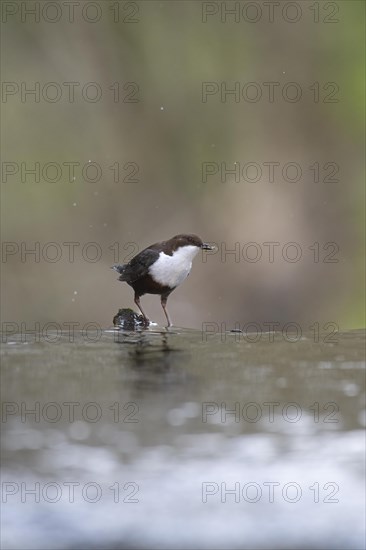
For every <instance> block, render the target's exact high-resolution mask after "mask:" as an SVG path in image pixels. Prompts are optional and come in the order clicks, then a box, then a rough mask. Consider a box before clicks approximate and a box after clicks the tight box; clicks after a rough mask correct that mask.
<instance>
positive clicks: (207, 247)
mask: <svg viewBox="0 0 366 550" xmlns="http://www.w3.org/2000/svg"><path fill="white" fill-rule="evenodd" d="M201 248H202V250H215V248H216V247H215V245H212V244H209V243H202V244H201Z"/></svg>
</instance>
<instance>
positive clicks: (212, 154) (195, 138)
mask: <svg viewBox="0 0 366 550" xmlns="http://www.w3.org/2000/svg"><path fill="white" fill-rule="evenodd" d="M14 4H18V5H19V6H20V4H21V2H18V3H17V2H15V3H14ZM31 4H34V2H27V6H29V5H31ZM41 4H42V2H41ZM85 4H86V2H80V8H79V9H78V10H77V11H76V12H75V13H76V16H75V21H74V22H73V23H70V22H68V21H67V17H66V15H65V13H63V17H62V19H61V20H60V21H59V22H57V23H49V22H47V21H44V20H42V19H41V21H40V22H39V23H34V22H33V19H32V18H31V17H27V18H26V21H25V22H22V21H21V19H20V16H19V14H17V15H16V16H14V17H9V19H8V21H7V22H6V23H3V25H2V27H3V29H2V31H3V32H2V67H3V75H2V79H3V81H4V82H15V83H19V85H20V83H21V82H24V83H26V85H27V87H29V88H31V87H32V86H34V83H35V82H39V83H40V86H41V87H42V86H44V84H45V83H49V82H56V83H59V84H60V85H62V83H64V82H77V83H79V84H80V85H79V86H77V88H76V93H75V98H76V99H75V102H74V103H70V102H69V101H67V96H66V89H65V86H62V89H63V91H64V92H65V94H63V95H62V98H61V99H60V101H57V102H48V101H45V100H43V99H42V98H41V100H40V102H39V103H36V102H34V101H33V100H32V99H31V98H28V99H27V100H26V101H25V102H22V101H21V99H20V94H16V95H14V96H9V97H8V98H7V99H6V100H4V99H3V103H2V115H3V117H2V118H3V122H2V152H3V155H2V157H3V161H6V162H17V163H21V162H25V163H27V164H29V165H32V164H33V163H35V162H39V163H40V164H41V165H44V164H45V163H47V162H57V163H59V164H60V165H62V163H64V162H70V161H75V162H79V163H80V165H81V166H83V165H85V164H86V163H88V161H90V160H91V161H93V162H96V163H98V164H99V165H100V166H101V167H102V170H103V173H102V177H101V179H100V181H98V182H96V183H90V182H87V181H83V179H82V177H81V173H80V170H77V177H76V179H75V181H73V182H71V183H70V182H69V181H68V178H67V176H68V173H67V171H66V170H64V171H63V173H62V178H61V180H60V181H58V182H55V183H49V182H47V181H42V179H41V181H40V182H39V183H34V182H33V179H32V177H31V176H27V177H26V181H25V182H22V181H21V180H20V177H19V175H17V176H13V177H9V178H8V181H7V182H4V180H3V182H2V194H3V200H2V209H3V212H2V214H3V215H2V219H3V221H2V228H3V237H2V238H3V241H12V242H16V243H20V242H26V243H28V245H29V247H30V248H31V247H32V243H34V242H36V241H39V242H40V243H48V242H56V243H60V245H62V243H64V242H68V241H74V242H79V243H81V244H80V248H81V246H82V244H83V243H86V242H92V241H93V242H97V243H99V245H100V246H101V248H102V250H103V255H102V258H101V260H100V261H99V262H97V263H90V262H87V261H85V259H83V258H82V257H81V255H80V253H79V254H76V259H75V262H70V261H68V259H67V258H66V256H65V255H63V257H62V258H61V260H60V261H59V262H55V263H52V262H46V261H44V260H42V261H40V262H39V263H37V262H34V261H33V260H32V258H31V257H28V258H27V259H26V261H25V262H24V261H23V262H22V261H21V259H22V258H21V256H20V254H15V255H14V256H10V257H9V258H8V259H7V261H6V262H4V263H3V273H4V278H3V279H4V282H6V283H7V290H6V292H5V291H3V304H4V310H3V319H5V320H14V321H17V322H20V321H21V320H24V321H29V322H32V321H35V320H38V321H44V322H45V321H48V320H58V321H59V322H62V321H63V320H70V319H74V320H80V321H81V322H86V321H89V320H91V319H93V320H95V321H98V322H100V323H101V324H104V325H108V324H111V321H112V317H113V315H114V314H115V313H116V312H117V310H118V308H119V307H128V306H130V305H131V303H132V291H131V289H129V288H128V287H127V285H120V283H118V282H117V281H115V278H114V277H113V275H112V273H111V272H109V271H108V269H107V268H108V266H109V265H110V264H111V263H113V262H114V260H115V258H114V257H113V251H112V250H111V248H110V247H111V246H112V245H113V243H115V242H117V241H118V242H119V243H120V249H121V257H120V258H119V259H120V260H123V259H124V256H125V255H126V253H127V251H124V250H123V246H125V245H126V243H129V242H134V243H136V246H138V247H139V249H141V248H143V247H145V246H147V245H148V244H151V243H152V242H155V241H158V240H162V239H166V238H169V237H171V236H172V235H174V234H176V233H179V232H194V233H197V234H199V235H200V236H202V238H203V239H205V240H208V241H214V242H217V243H218V244H219V245H220V247H221V250H222V248H223V247H222V246H221V243H226V246H227V248H228V249H232V248H233V247H234V246H235V243H236V242H239V243H241V247H242V245H244V244H245V243H248V242H257V243H259V244H260V245H261V246H262V249H263V251H265V249H264V248H263V243H264V242H268V241H276V242H280V243H281V245H282V244H285V243H288V242H291V241H295V242H298V243H299V244H300V245H301V247H302V249H303V252H304V254H303V258H302V259H301V260H300V261H299V262H298V263H289V262H285V261H283V259H282V256H281V254H279V256H278V259H276V261H275V262H274V263H273V264H272V263H269V262H268V260H265V259H264V258H263V259H262V260H261V261H259V262H257V263H250V262H245V261H243V259H242V258H241V260H240V262H235V261H234V257H233V255H229V256H227V257H226V261H222V257H221V254H220V253H219V254H217V255H215V256H212V257H209V258H208V260H207V262H199V261H198V260H197V261H196V263H197V264H198V265H196V266H195V268H194V271H193V275H192V277H190V278H189V281H187V282H186V283H185V288H184V289H183V288H182V289H180V290H179V291H177V293H176V294H175V293H174V294H173V298H171V302H172V303H171V310H172V313H173V318H174V319H175V320H176V322H177V323H178V324H184V325H186V326H201V323H202V321H203V320H204V321H210V320H214V321H226V322H228V323H229V325H230V324H233V323H235V322H237V321H238V322H241V323H244V322H247V321H262V322H263V321H264V322H265V321H289V320H291V321H298V322H302V323H304V324H305V323H311V322H314V321H319V322H322V321H330V320H332V321H334V322H337V323H338V324H339V326H340V327H341V328H352V327H360V326H364V324H365V319H364V276H365V270H364V267H365V265H364V244H365V243H364V229H365V210H364V92H365V89H364V62H365V59H364V46H363V40H364V23H365V17H364V4H363V3H362V2H358V1H352V0H348V1H338V2H335V3H334V4H336V5H337V6H338V7H339V13H338V15H337V17H338V19H339V21H338V22H336V23H332V24H326V23H324V22H323V21H322V18H324V14H325V13H327V12H326V11H325V10H326V8H325V5H326V3H324V2H320V3H319V10H320V16H321V17H320V19H321V21H320V22H319V23H314V22H313V20H312V17H313V12H312V11H311V10H310V9H309V6H310V4H309V3H307V2H301V3H297V4H299V5H301V8H302V17H301V19H300V20H299V21H298V22H297V23H288V22H286V21H285V20H284V19H283V17H281V16H280V15H278V14H280V13H281V10H282V8H283V5H284V2H281V3H280V7H279V9H278V11H276V12H275V13H276V14H277V15H276V16H275V20H274V22H273V23H270V22H269V21H268V17H266V16H265V15H264V14H265V13H266V11H265V8H264V5H263V3H261V2H259V5H260V6H261V8H262V13H263V17H262V18H261V19H260V20H259V21H258V22H257V23H248V22H246V21H244V20H243V19H241V20H240V21H239V22H238V23H236V22H235V21H234V18H233V17H228V18H227V22H226V23H222V22H221V21H220V15H215V16H212V17H209V18H208V21H207V23H203V22H202V10H203V9H204V6H203V4H204V3H202V2H198V1H195V2H191V1H175V2H169V1H161V0H160V1H157V2H155V1H143V2H133V3H131V2H130V3H129V5H133V6H134V5H136V6H137V8H138V13H137V20H138V21H137V22H136V23H126V22H123V21H119V23H114V22H113V18H112V12H111V9H110V8H111V5H112V4H113V3H112V2H109V1H103V2H99V5H100V6H101V10H102V14H103V16H102V18H101V20H100V21H99V22H97V23H88V22H86V21H84V20H83V19H82V18H81V17H80V9H81V7H82V6H84V5H85ZM97 4H98V2H97ZM222 4H223V3H220V2H218V3H217V4H216V5H218V6H219V7H220V6H222ZM227 4H228V5H229V4H230V6H231V5H234V4H235V3H234V2H231V3H230V2H227ZM240 4H241V5H244V4H245V3H244V2H241V3H240ZM328 4H329V3H328ZM331 4H333V3H331ZM119 5H120V8H121V10H124V9H127V8H128V6H127V8H126V5H127V4H126V3H125V2H120V3H119ZM128 9H130V8H128ZM121 13H122V14H124V13H125V12H124V11H121ZM88 82H96V83H98V85H100V87H101V89H102V90H103V96H102V98H101V100H100V101H98V102H95V103H91V102H87V101H85V100H83V98H82V97H81V96H80V90H81V89H82V87H83V85H85V83H88ZM116 82H119V83H120V90H121V92H122V94H126V92H129V91H130V90H131V88H128V87H127V89H126V90H124V89H123V86H124V85H126V83H131V82H132V83H135V86H138V94H137V97H138V102H136V103H126V102H123V101H119V102H114V101H113V92H112V90H111V89H110V87H111V86H112V85H113V84H114V83H116ZM204 82H217V83H218V84H220V83H221V82H226V83H227V87H228V88H232V87H233V85H234V83H235V82H240V83H241V85H245V83H248V82H257V83H258V84H259V85H261V87H262V89H263V90H264V91H265V90H266V88H265V87H264V86H263V83H265V82H276V83H278V87H276V99H275V101H274V102H273V103H270V102H268V101H267V100H266V99H265V96H264V95H263V97H262V99H261V100H260V101H258V102H257V103H251V102H248V101H243V100H241V101H240V102H238V103H236V102H235V101H234V100H233V96H228V97H227V101H226V102H222V101H220V99H219V95H216V96H211V97H209V99H208V101H207V102H206V103H205V102H202V95H201V93H202V83H204ZM288 82H296V83H298V85H299V86H300V87H301V89H302V92H303V94H302V98H301V100H300V101H299V102H297V103H290V102H287V101H284V100H283V98H282V96H281V90H282V88H283V86H284V85H285V84H286V83H288ZM314 82H319V85H320V90H321V91H320V93H321V98H324V91H322V86H323V85H324V84H326V83H329V82H335V83H336V84H337V85H338V86H339V93H338V94H337V97H338V99H339V101H338V102H336V103H324V102H323V101H322V99H321V100H320V101H319V102H318V103H315V102H314V101H313V100H312V97H313V96H312V93H313V92H312V91H311V90H310V89H309V87H311V86H312V85H313V83H314ZM328 91H329V90H328ZM268 161H274V162H279V163H280V165H281V166H283V164H286V163H288V162H297V163H298V164H300V166H301V167H302V170H303V177H302V179H301V180H300V181H299V182H296V183H289V182H286V181H283V179H282V178H279V179H278V180H277V179H276V181H275V182H274V183H269V182H268V181H266V179H265V176H264V173H263V178H262V180H261V181H259V182H257V183H248V182H246V181H243V180H242V179H241V181H240V182H239V183H237V182H235V179H234V178H233V176H229V177H228V178H227V181H226V182H224V183H222V182H221V181H220V177H219V175H216V176H215V177H211V178H209V179H208V181H207V182H206V183H204V182H203V181H202V163H204V162H212V163H218V164H220V163H222V162H226V163H227V165H228V167H233V165H234V162H238V163H240V165H241V166H242V165H244V164H245V163H246V162H256V163H258V164H260V165H263V162H268ZM115 162H119V163H120V166H121V167H123V166H124V165H125V164H126V163H128V162H133V163H136V164H137V165H138V167H139V171H138V182H135V183H126V182H122V178H121V179H120V181H119V182H118V183H115V182H114V181H113V172H112V170H111V169H110V168H109V167H110V166H112V165H113V164H114V163H115ZM314 162H319V164H320V165H321V166H323V165H324V164H326V163H327V162H336V163H337V164H338V165H339V174H338V177H339V181H338V182H335V183H324V182H323V181H320V182H318V183H316V182H314V180H313V179H312V175H313V173H312V172H311V171H310V170H309V168H308V167H309V166H311V165H313V164H314ZM123 175H125V173H123ZM314 242H319V243H320V245H321V246H322V245H323V244H325V243H327V242H335V243H337V244H338V245H339V249H340V250H339V253H338V255H337V259H339V261H338V262H337V263H329V264H328V263H324V262H323V261H320V262H319V263H315V262H314V261H313V259H312V252H310V251H309V249H308V247H309V246H311V245H312V244H313V243H314ZM63 250H64V248H63ZM74 292H77V295H76V294H74ZM145 299H146V300H147V301H148V303H149V306H148V308H147V309H150V310H151V311H152V312H153V314H152V315H151V316H152V317H154V315H155V316H156V318H157V319H158V320H161V319H160V306H159V304H158V303H156V302H157V301H156V298H145Z"/></svg>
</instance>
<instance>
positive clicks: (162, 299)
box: [161, 294, 173, 327]
mask: <svg viewBox="0 0 366 550" xmlns="http://www.w3.org/2000/svg"><path fill="white" fill-rule="evenodd" d="M168 296H169V294H163V295H162V296H161V307H162V308H163V310H164V313H165V317H166V320H167V321H168V327H171V326H172V325H173V323H172V322H171V319H170V317H169V313H168V310H167V308H166V303H167V301H168Z"/></svg>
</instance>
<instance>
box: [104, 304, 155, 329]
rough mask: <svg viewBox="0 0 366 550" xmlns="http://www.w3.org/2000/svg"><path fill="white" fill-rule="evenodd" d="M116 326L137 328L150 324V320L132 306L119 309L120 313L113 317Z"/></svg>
mask: <svg viewBox="0 0 366 550" xmlns="http://www.w3.org/2000/svg"><path fill="white" fill-rule="evenodd" d="M113 324H114V326H115V327H119V328H123V329H125V330H135V329H136V328H141V327H146V326H149V321H148V322H146V319H145V318H144V317H143V316H142V315H141V314H139V313H136V311H133V309H130V308H123V309H119V310H118V313H117V314H116V315H115V316H114V317H113Z"/></svg>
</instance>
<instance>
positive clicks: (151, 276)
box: [111, 234, 215, 327]
mask: <svg viewBox="0 0 366 550" xmlns="http://www.w3.org/2000/svg"><path fill="white" fill-rule="evenodd" d="M214 248H215V247H214V246H213V245H211V244H208V243H204V242H203V241H202V239H200V237H198V236H197V235H190V234H180V235H175V237H172V238H171V239H169V240H167V241H162V242H158V243H155V244H152V245H150V246H148V247H147V248H145V249H144V250H142V251H141V252H139V253H138V254H136V256H134V257H133V258H132V259H131V260H130V261H129V262H128V263H127V264H122V265H120V264H116V265H113V266H112V267H111V269H114V270H115V271H117V272H118V273H119V274H120V276H119V278H118V280H119V281H124V282H126V283H127V284H128V285H130V286H131V287H132V288H133V290H134V291H135V296H134V302H135V304H136V306H137V307H138V308H139V310H140V311H141V313H142V316H143V318H144V322H145V324H146V325H147V326H148V325H149V323H150V321H149V319H148V318H147V316H146V314H145V312H144V310H143V309H142V307H141V303H140V298H141V296H143V295H144V294H159V295H160V297H161V306H162V308H163V311H164V314H165V317H166V320H167V323H168V324H167V326H168V327H171V326H172V324H173V323H172V321H171V318H170V316H169V313H168V310H167V300H168V296H169V295H170V294H171V292H173V290H174V289H175V288H177V286H179V285H180V284H181V283H182V282H183V281H184V280H185V279H186V278H187V277H188V275H189V273H190V271H191V268H192V260H193V258H194V257H195V256H196V255H197V254H198V252H199V251H200V250H213V249H214Z"/></svg>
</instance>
